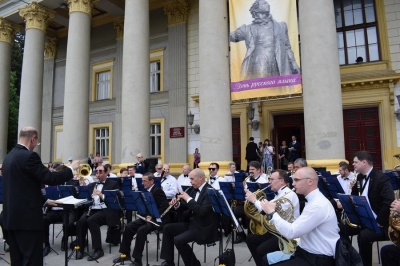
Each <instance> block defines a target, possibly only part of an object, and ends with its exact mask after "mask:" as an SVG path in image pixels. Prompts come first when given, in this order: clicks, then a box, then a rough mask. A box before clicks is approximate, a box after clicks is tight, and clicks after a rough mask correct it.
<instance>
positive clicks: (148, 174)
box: [143, 172, 155, 181]
mask: <svg viewBox="0 0 400 266" xmlns="http://www.w3.org/2000/svg"><path fill="white" fill-rule="evenodd" d="M143 176H147V178H148V179H149V181H151V180H154V178H155V177H154V175H153V173H150V172H147V173H145V174H144V175H143Z"/></svg>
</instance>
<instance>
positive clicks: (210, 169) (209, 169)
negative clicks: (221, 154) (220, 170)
mask: <svg viewBox="0 0 400 266" xmlns="http://www.w3.org/2000/svg"><path fill="white" fill-rule="evenodd" d="M216 169H217V168H208V171H215V170H216Z"/></svg>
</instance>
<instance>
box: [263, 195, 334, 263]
mask: <svg viewBox="0 0 400 266" xmlns="http://www.w3.org/2000/svg"><path fill="white" fill-rule="evenodd" d="M306 199H307V202H306V206H305V207H304V210H303V212H302V214H301V215H300V216H299V217H298V218H297V219H296V220H295V221H294V222H293V223H288V222H286V221H285V220H283V219H282V218H281V217H280V216H279V215H278V214H277V213H275V214H274V215H273V217H272V219H271V222H272V223H273V224H274V225H275V227H276V229H277V230H278V231H279V232H280V233H281V234H282V235H283V236H285V237H287V238H288V239H295V238H298V237H300V239H301V241H300V244H299V246H300V247H301V248H303V249H304V250H306V251H308V252H310V253H312V254H319V255H326V256H333V257H334V256H335V250H336V242H337V240H338V239H339V227H338V225H337V219H336V214H335V210H334V209H333V206H332V204H331V203H330V201H329V200H328V199H327V198H325V196H324V195H323V194H322V193H321V192H320V191H319V189H315V190H313V191H312V192H310V193H309V194H308V195H307V196H306Z"/></svg>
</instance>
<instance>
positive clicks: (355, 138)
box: [343, 107, 382, 170]
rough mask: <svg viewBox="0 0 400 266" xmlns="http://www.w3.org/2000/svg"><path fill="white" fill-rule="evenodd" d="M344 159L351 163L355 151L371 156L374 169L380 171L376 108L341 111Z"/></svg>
mask: <svg viewBox="0 0 400 266" xmlns="http://www.w3.org/2000/svg"><path fill="white" fill-rule="evenodd" d="M343 124H344V139H345V154H346V159H347V160H348V161H349V162H350V164H351V163H352V161H353V157H354V154H355V153H356V152H357V151H360V150H365V151H368V152H369V153H370V154H371V155H372V159H373V162H374V167H375V168H377V169H380V170H381V169H382V154H381V137H380V128H379V110H378V107H373V108H359V109H348V110H344V111H343Z"/></svg>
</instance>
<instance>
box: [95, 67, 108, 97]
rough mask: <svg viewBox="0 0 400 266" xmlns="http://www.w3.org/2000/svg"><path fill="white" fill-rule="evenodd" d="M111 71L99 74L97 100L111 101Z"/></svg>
mask: <svg viewBox="0 0 400 266" xmlns="http://www.w3.org/2000/svg"><path fill="white" fill-rule="evenodd" d="M110 85H111V71H105V72H101V73H97V91H96V100H104V99H110Z"/></svg>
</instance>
